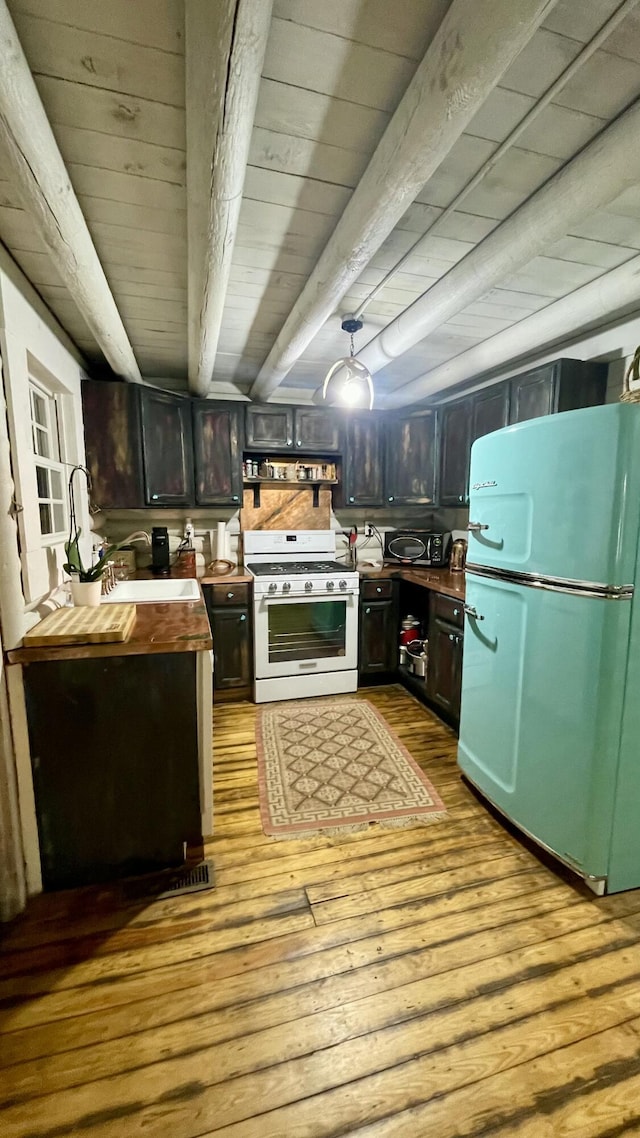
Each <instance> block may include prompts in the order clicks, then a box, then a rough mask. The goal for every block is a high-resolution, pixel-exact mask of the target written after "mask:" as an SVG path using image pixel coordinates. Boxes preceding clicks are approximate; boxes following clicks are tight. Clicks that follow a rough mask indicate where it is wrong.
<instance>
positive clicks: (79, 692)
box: [24, 652, 202, 890]
mask: <svg viewBox="0 0 640 1138" xmlns="http://www.w3.org/2000/svg"><path fill="white" fill-rule="evenodd" d="M24 682H25V693H26V704H27V716H28V724H29V740H30V748H31V759H32V765H33V778H34V790H35V801H36V815H37V820H38V833H39V839H40V853H41V862H42V878H43V885H44V888H45V889H46V890H49V889H62V888H67V887H71V886H77V885H89V884H93V883H96V882H100V881H109V880H113V879H115V878H118V877H126V876H129V875H130V874H136V873H148V872H152V871H154V870H159V869H164V868H166V867H169V866H176V865H180V864H182V862H183V861H184V849H185V842H186V843H187V844H188V845H192V844H199V843H200V842H201V839H202V835H201V816H200V792H199V779H198V769H199V768H198V733H197V709H196V653H195V652H175V653H167V654H158V655H148V656H144V655H140V656H109V657H104V658H100V659H89V660H87V659H84V660H51V661H47V662H44V663H37V664H29V665H28V666H26V667H25V668H24Z"/></svg>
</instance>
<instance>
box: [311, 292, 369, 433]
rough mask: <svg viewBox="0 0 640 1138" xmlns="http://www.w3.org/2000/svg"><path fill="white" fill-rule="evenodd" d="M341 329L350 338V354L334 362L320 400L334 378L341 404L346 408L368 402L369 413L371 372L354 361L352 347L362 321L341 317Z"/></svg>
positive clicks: (324, 397) (350, 317) (327, 375)
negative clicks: (337, 384)
mask: <svg viewBox="0 0 640 1138" xmlns="http://www.w3.org/2000/svg"><path fill="white" fill-rule="evenodd" d="M341 327H342V330H343V332H348V333H349V336H350V337H351V354H350V355H348V356H343V357H342V359H341V360H336V362H335V363H334V364H332V366H331V367H330V368H329V371H328V372H327V374H326V376H325V380H324V384H323V386H322V398H323V399H326V397H327V389H328V387H329V384H330V382H331V380H332V379H334V377H335V379H336V383H339V387H338V398H339V400H340V402H341V403H344V404H345V405H346V406H347V407H361V406H363V405H364V404H365V403H366V402H368V403H369V410H370V411H371V409H372V407H373V380H372V378H371V372H370V371H369V369H368V368H366V367H365V366H364V364H362V363H360V360H357V359H356V357H355V355H354V346H353V337H354V335H355V333H356V332H359V331H360V329H361V328H362V320H358V319H357V317H355V316H351V315H347V316H345V317H343V320H342V324H341ZM343 373H344V374H343ZM334 386H335V385H334Z"/></svg>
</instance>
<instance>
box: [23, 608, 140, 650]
mask: <svg viewBox="0 0 640 1138" xmlns="http://www.w3.org/2000/svg"><path fill="white" fill-rule="evenodd" d="M135 623H136V606H135V605H132V604H127V605H118V604H110V605H96V607H95V608H91V607H90V606H88V605H87V606H78V607H77V608H61V609H56V611H55V612H50V613H49V614H48V616H45V617H44V619H43V620H41V621H40V624H36V625H35V627H34V628H31V629H29V632H27V633H26V634H25V636H24V638H23V641H22V646H23V648H43V647H45V648H46V647H53V646H54V645H55V644H105V643H107V644H108V643H112V642H114V641H123V640H127V638H128V637H129V636H130V634H131V629H132V628H133V626H134V624H135Z"/></svg>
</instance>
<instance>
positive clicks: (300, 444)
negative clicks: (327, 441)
mask: <svg viewBox="0 0 640 1138" xmlns="http://www.w3.org/2000/svg"><path fill="white" fill-rule="evenodd" d="M296 446H297V447H301V446H302V439H298V441H297V443H296Z"/></svg>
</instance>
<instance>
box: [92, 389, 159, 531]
mask: <svg viewBox="0 0 640 1138" xmlns="http://www.w3.org/2000/svg"><path fill="white" fill-rule="evenodd" d="M82 414H83V420H84V439H85V451H86V456H87V469H88V471H89V473H90V475H91V502H92V504H93V505H95V506H99V507H100V509H105V510H106V509H112V510H118V509H120V510H138V509H141V508H142V507H143V506H144V504H145V500H144V481H143V477H142V448H141V446H140V389H139V387H138V386H137V384H135V383H111V382H109V381H106V380H104V381H102V380H95V379H86V380H83V383H82Z"/></svg>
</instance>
